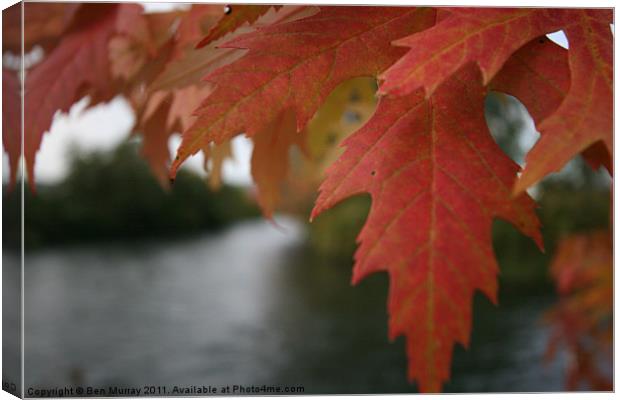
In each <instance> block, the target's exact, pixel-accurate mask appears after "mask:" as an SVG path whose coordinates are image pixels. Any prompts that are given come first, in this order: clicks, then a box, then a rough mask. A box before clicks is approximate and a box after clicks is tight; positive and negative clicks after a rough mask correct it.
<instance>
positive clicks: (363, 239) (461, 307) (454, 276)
mask: <svg viewBox="0 0 620 400" xmlns="http://www.w3.org/2000/svg"><path fill="white" fill-rule="evenodd" d="M485 94H486V93H485V89H484V88H483V86H482V85H481V82H480V77H479V74H478V73H477V72H476V70H475V68H468V69H466V70H463V71H462V72H461V73H459V74H457V75H455V76H454V77H453V78H451V79H449V80H448V81H446V83H444V84H443V85H441V86H440V87H439V88H438V89H437V90H436V91H435V93H434V95H433V96H432V97H431V98H430V99H429V100H425V99H424V94H423V93H421V92H420V91H418V92H416V93H413V94H411V95H408V96H403V97H396V98H383V99H381V101H380V102H379V106H378V108H377V111H376V113H375V114H374V116H373V117H372V118H371V119H370V121H369V122H368V123H367V124H366V125H365V126H364V127H362V128H361V129H360V130H359V131H357V132H356V133H354V134H353V135H352V136H351V137H349V138H347V139H346V140H345V142H344V145H345V146H346V151H345V152H344V153H343V155H342V156H341V157H340V158H339V159H338V161H336V163H335V164H334V165H333V166H331V167H330V168H329V169H328V172H327V178H326V180H325V181H324V183H323V184H322V185H321V187H320V195H319V197H318V199H317V201H316V206H315V208H314V210H313V211H312V217H316V216H317V215H318V214H319V213H321V212H322V211H324V210H326V209H328V208H330V207H331V206H333V205H334V204H336V203H338V202H339V201H341V200H343V199H344V198H347V197H349V196H352V195H355V194H358V193H364V192H367V193H370V195H371V197H372V206H371V210H370V213H369V215H368V219H367V221H366V224H365V226H364V228H363V229H362V231H361V233H360V235H359V237H358V242H359V243H360V245H359V248H358V250H357V252H356V253H355V267H354V271H353V283H357V282H359V281H360V280H361V279H362V278H363V277H365V276H366V275H368V274H370V273H372V272H377V271H387V272H388V273H389V274H390V291H389V299H388V310H389V314H390V324H389V325H390V330H389V334H390V337H391V338H394V337H396V336H397V335H400V334H405V335H406V336H407V353H408V355H409V378H410V379H412V380H414V379H415V380H417V381H418V384H419V387H420V389H421V390H422V391H426V392H438V391H439V390H440V388H441V384H442V382H444V381H446V380H447V379H448V377H449V372H450V360H451V356H452V347H453V344H454V343H455V342H459V343H461V344H462V345H463V346H467V344H468V341H469V335H470V331H471V302H472V297H473V294H474V291H475V290H476V289H479V290H481V291H483V292H484V293H485V294H486V295H487V296H488V297H489V299H491V300H492V301H493V302H496V293H497V279H496V275H497V273H498V267H497V263H496V261H495V257H494V254H493V248H492V245H491V223H492V220H493V218H494V217H496V216H499V217H501V218H504V219H506V220H508V221H510V222H512V223H513V224H514V225H515V226H517V227H518V228H519V229H520V230H521V231H522V232H523V233H524V234H526V235H528V236H530V237H532V238H533V239H534V240H535V241H536V242H537V243H538V245H539V246H541V245H542V243H541V242H542V238H541V235H540V232H539V230H538V227H539V222H538V219H537V217H536V215H535V213H534V202H533V201H532V200H531V199H530V198H529V197H528V196H527V195H522V196H519V197H518V198H516V199H515V198H513V197H512V195H511V186H512V183H513V181H514V178H515V176H516V173H517V171H518V166H517V165H516V164H515V163H513V162H512V161H511V160H510V159H509V158H508V157H507V156H506V155H505V154H504V153H503V152H502V151H501V150H500V149H499V147H498V146H497V145H496V144H495V142H493V139H492V138H491V136H490V134H489V132H488V129H487V127H486V122H485V118H484V96H485Z"/></svg>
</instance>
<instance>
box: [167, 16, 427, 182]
mask: <svg viewBox="0 0 620 400" xmlns="http://www.w3.org/2000/svg"><path fill="white" fill-rule="evenodd" d="M434 14H435V13H434V11H433V10H431V9H416V8H399V7H389V8H377V7H326V8H322V9H321V11H320V12H319V13H317V14H315V15H313V16H311V17H308V18H304V19H301V20H298V21H293V22H289V23H282V24H276V25H273V26H267V27H264V28H261V29H259V30H258V31H256V32H254V33H250V34H246V35H243V36H241V37H237V38H236V39H234V40H233V41H232V42H228V43H227V44H226V46H227V47H233V48H239V49H248V52H247V54H245V55H244V56H243V57H241V58H240V59H239V60H237V61H235V62H233V63H232V64H229V65H227V66H226V67H224V68H220V69H218V70H217V71H215V72H213V73H211V74H210V75H209V76H207V77H206V80H207V81H209V82H211V83H213V84H214V85H216V88H215V90H214V92H213V93H212V94H211V95H210V96H209V97H208V98H207V99H206V100H205V101H204V103H203V104H202V105H201V107H200V108H199V109H198V110H197V111H196V114H197V119H196V122H195V124H194V126H193V127H192V128H190V129H189V130H187V131H185V132H184V133H183V141H182V143H181V146H180V147H179V150H178V152H177V158H176V160H175V161H174V163H173V164H172V167H171V171H170V174H171V176H174V174H175V173H176V170H177V168H178V167H179V166H180V165H181V163H183V161H185V159H187V158H188V157H189V156H190V155H192V154H195V153H196V152H198V151H199V150H200V149H201V148H202V147H203V146H204V145H205V144H206V143H209V142H211V141H214V142H217V143H219V142H222V141H223V140H226V139H230V138H231V137H233V136H235V135H237V134H239V133H242V132H245V133H246V134H247V135H248V136H250V137H252V136H254V135H255V134H256V133H257V132H259V131H261V130H262V129H264V127H265V126H266V125H267V124H269V123H270V121H272V120H273V119H274V118H275V117H276V116H277V115H278V114H279V113H280V112H281V111H282V110H284V109H287V108H291V109H293V110H294V111H295V114H296V119H297V130H298V131H300V130H301V129H303V128H304V127H305V125H306V123H307V122H308V120H309V119H310V118H311V117H312V115H313V114H314V113H315V112H316V110H317V109H318V107H319V106H320V105H321V103H322V102H323V101H324V100H325V98H326V97H327V96H328V95H329V93H330V92H331V91H332V90H333V89H334V88H335V87H336V86H338V84H340V83H342V82H343V81H345V80H347V79H350V78H353V77H357V76H376V75H377V74H378V73H379V72H381V71H382V70H383V69H385V68H386V67H387V66H388V65H390V64H391V63H392V62H394V61H395V60H396V59H397V58H398V57H399V56H401V55H402V53H403V52H402V50H401V49H398V48H395V47H390V43H391V41H392V40H394V39H396V38H398V37H401V36H403V35H406V34H409V33H412V32H415V31H416V30H421V29H424V28H427V27H428V26H430V25H432V24H433V23H434V20H435V18H434ZM258 66H260V68H259V67H258Z"/></svg>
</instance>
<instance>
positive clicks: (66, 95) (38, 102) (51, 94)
mask: <svg viewBox="0 0 620 400" xmlns="http://www.w3.org/2000/svg"><path fill="white" fill-rule="evenodd" d="M141 10H142V8H141V7H140V6H137V5H132V4H122V5H109V4H92V5H88V6H85V7H82V8H81V9H80V13H78V14H79V18H80V23H79V24H78V26H76V27H75V28H74V29H73V30H72V31H71V32H70V33H69V34H67V35H66V36H64V37H63V39H62V41H61V42H60V43H59V44H58V46H56V47H55V48H54V50H53V51H52V52H51V53H50V54H49V55H48V56H47V57H45V58H44V60H43V61H42V62H41V63H40V64H38V65H37V66H36V67H34V68H33V70H32V71H29V73H28V75H27V77H26V81H25V91H26V92H25V100H24V103H25V104H24V108H25V109H24V112H25V115H26V118H25V126H24V153H25V154H24V155H25V158H26V170H27V172H28V179H29V182H30V183H31V184H34V181H35V176H34V162H35V157H36V153H37V151H38V149H39V146H40V145H41V140H42V137H43V133H44V132H45V131H46V130H48V129H49V128H50V125H51V123H52V118H53V116H54V114H55V113H56V112H57V111H59V110H60V111H67V110H68V109H69V108H70V107H71V105H72V104H73V103H74V102H76V101H77V100H79V99H80V98H81V97H82V96H83V95H85V94H92V95H95V96H97V99H98V100H102V99H106V98H111V97H112V96H113V95H114V88H113V86H112V85H111V79H110V65H109V61H108V51H109V50H108V41H109V39H110V37H111V36H112V35H113V34H115V33H118V32H119V31H120V29H119V28H121V29H122V28H124V27H126V25H125V23H123V24H122V25H120V26H119V25H118V23H119V22H120V21H122V20H123V19H124V18H125V17H126V16H131V17H133V18H140V16H141ZM76 18H77V17H76ZM84 20H88V21H89V22H88V24H85V23H84ZM92 103H93V102H91V105H92Z"/></svg>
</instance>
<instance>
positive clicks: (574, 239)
mask: <svg viewBox="0 0 620 400" xmlns="http://www.w3.org/2000/svg"><path fill="white" fill-rule="evenodd" d="M551 274H552V276H553V278H554V280H555V283H556V287H557V290H558V294H559V296H560V300H559V302H558V303H557V304H555V305H554V306H553V307H552V308H551V309H550V310H549V311H548V312H547V314H546V316H545V319H546V321H547V323H548V324H549V325H550V326H551V328H552V334H551V337H550V340H549V342H548V345H547V355H546V356H547V359H551V358H553V357H554V356H555V354H556V353H557V350H558V348H559V347H562V348H564V349H565V350H566V352H567V354H568V359H569V362H568V370H567V377H566V387H567V389H568V390H578V389H580V388H581V387H582V385H583V384H586V385H587V387H588V389H592V390H607V391H610V390H612V389H613V382H612V379H611V376H610V375H609V373H608V372H609V371H612V359H611V357H609V356H608V355H610V354H612V352H611V346H612V344H613V324H612V318H613V295H614V294H613V242H612V236H611V232H610V231H605V230H603V231H595V232H590V233H582V234H574V235H572V236H568V237H566V238H564V239H563V240H562V241H561V242H560V243H559V245H558V248H557V250H556V254H555V256H554V258H553V260H552V263H551ZM605 371H607V372H605Z"/></svg>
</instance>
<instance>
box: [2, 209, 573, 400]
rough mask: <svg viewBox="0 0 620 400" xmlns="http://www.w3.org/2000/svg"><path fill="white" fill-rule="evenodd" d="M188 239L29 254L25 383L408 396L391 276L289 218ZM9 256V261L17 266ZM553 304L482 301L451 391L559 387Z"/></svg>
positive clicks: (536, 299)
mask: <svg viewBox="0 0 620 400" xmlns="http://www.w3.org/2000/svg"><path fill="white" fill-rule="evenodd" d="M277 221H278V225H280V227H276V226H274V225H273V224H271V223H269V222H267V221H265V220H262V219H258V220H251V221H249V222H243V223H239V224H236V225H234V226H232V227H230V228H229V229H227V230H225V231H223V232H221V233H217V234H209V235H204V236H198V237H195V238H193V239H183V240H182V241H176V242H175V241H161V242H155V241H151V242H143V243H130V242H126V243H123V244H118V243H117V244H98V245H89V246H84V245H81V246H76V247H56V248H50V249H47V250H40V251H37V252H27V253H26V260H25V265H26V267H25V343H24V345H25V348H26V356H25V376H26V380H25V388H26V389H28V388H29V387H33V388H35V387H36V388H51V387H58V386H77V385H83V386H94V387H105V388H107V387H109V386H123V387H142V386H145V385H157V386H166V387H167V388H168V390H169V389H170V388H172V387H173V386H175V385H176V386H183V385H184V386H192V385H195V386H202V385H205V386H208V385H211V386H216V387H221V386H227V385H230V386H232V385H282V386H284V385H291V386H293V385H294V386H299V385H301V386H303V387H304V393H306V394H325V393H334V394H340V393H406V392H412V391H415V390H416V389H415V385H410V384H409V383H408V382H407V378H406V376H407V374H406V356H405V349H404V347H405V346H404V340H403V338H399V339H397V340H396V341H395V342H394V343H390V342H389V341H388V339H387V315H386V310H385V304H386V294H387V284H388V279H387V276H385V275H380V274H377V275H375V276H371V277H369V278H367V279H366V280H365V281H364V282H362V283H361V284H360V285H358V286H357V287H351V286H350V284H349V281H350V273H351V272H350V271H351V268H350V266H349V265H337V264H335V262H334V261H329V260H315V259H314V258H313V257H311V256H309V255H308V251H307V250H306V251H304V246H303V243H304V238H305V230H304V228H303V225H302V224H301V223H298V222H296V221H295V220H293V219H291V218H287V217H284V216H282V217H278V218H277ZM10 257H11V256H10V255H7V254H5V255H4V258H5V261H10V260H7V258H10ZM552 301H553V299H552V298H549V297H545V296H542V297H541V296H531V295H530V296H528V294H527V293H523V294H522V296H520V297H519V298H515V299H509V300H506V301H503V302H502V303H501V304H500V306H499V307H495V306H493V305H491V304H490V303H489V302H488V301H487V300H486V299H485V298H483V296H482V295H477V297H476V301H475V317H474V318H475V319H474V325H473V326H474V327H473V334H472V340H471V343H470V348H469V351H465V350H463V349H462V348H461V347H460V346H457V347H456V349H455V355H454V363H453V367H452V376H453V378H452V380H451V381H450V383H449V384H447V385H446V386H445V388H444V390H445V391H446V392H489V391H492V392H512V391H527V392H532V391H561V390H563V387H564V380H563V379H564V370H563V362H562V361H563V360H562V358H561V357H560V358H558V359H556V360H555V361H553V362H552V363H549V364H545V363H544V362H543V354H544V351H545V347H546V341H547V336H548V332H547V329H546V328H545V326H544V325H543V324H542V322H541V315H542V313H543V312H544V310H545V309H546V308H547V307H548V306H549V305H550V304H551V302H552Z"/></svg>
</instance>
